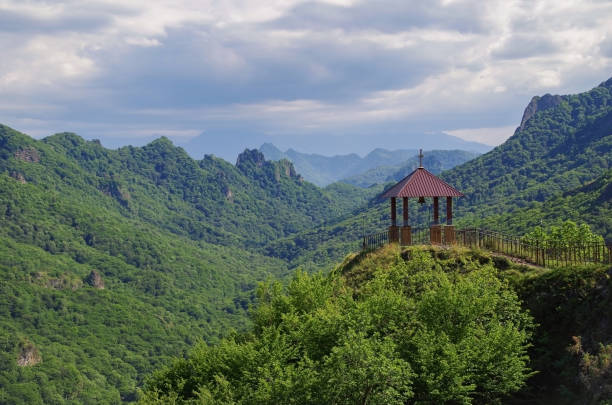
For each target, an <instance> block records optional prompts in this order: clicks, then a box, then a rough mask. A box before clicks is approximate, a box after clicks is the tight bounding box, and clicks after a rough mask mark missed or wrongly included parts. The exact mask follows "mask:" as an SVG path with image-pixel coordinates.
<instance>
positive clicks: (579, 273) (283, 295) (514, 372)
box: [141, 245, 612, 404]
mask: <svg viewBox="0 0 612 405" xmlns="http://www.w3.org/2000/svg"><path fill="white" fill-rule="evenodd" d="M610 271H612V270H611V269H610V268H605V267H597V266H591V267H580V268H578V267H576V268H568V269H544V268H536V267H526V266H523V265H516V264H513V263H512V262H510V261H508V260H507V259H506V258H505V257H501V256H496V255H493V254H491V253H488V252H486V251H482V250H473V249H466V248H453V249H445V248H436V247H422V246H421V247H418V246H417V247H410V248H403V249H400V248H399V247H398V246H397V245H387V246H385V247H383V248H381V249H378V250H376V251H374V252H370V253H361V254H353V255H349V256H348V257H347V258H345V260H344V261H343V262H342V263H341V264H340V265H338V266H337V267H335V268H334V269H333V270H332V271H331V272H330V273H329V274H323V273H318V274H315V275H311V276H309V275H307V274H305V273H302V272H298V273H296V275H295V276H294V277H293V280H292V281H291V282H290V283H289V284H288V285H287V286H286V287H283V286H282V285H281V284H279V283H267V284H265V285H263V286H261V287H260V289H259V292H258V304H257V305H258V306H257V308H256V309H255V311H254V312H253V314H252V317H253V322H254V326H253V328H252V329H251V330H250V331H249V332H248V333H245V334H243V335H235V336H232V337H230V338H228V339H226V340H224V341H223V342H222V343H221V344H219V345H205V344H200V345H198V346H196V347H195V348H194V349H193V350H192V352H191V353H190V355H189V356H188V357H187V358H186V359H177V360H176V361H175V362H174V363H173V364H171V365H168V366H167V367H165V368H164V369H162V370H160V371H159V372H158V373H157V374H155V376H154V377H153V378H152V379H151V380H149V382H148V384H147V387H146V390H145V393H146V395H145V397H144V398H143V399H142V400H141V403H143V404H149V403H164V401H167V400H169V399H170V398H175V399H177V400H178V401H179V402H181V403H194V402H195V400H196V398H197V397H200V398H202V397H203V398H207V400H209V401H221V402H228V401H232V402H234V403H238V404H240V403H253V402H258V403H291V402H292V401H293V400H296V399H297V401H298V402H299V403H304V404H309V403H313V404H315V403H316V404H318V403H347V404H349V403H351V404H352V403H355V402H356V401H367V402H368V403H377V404H378V403H380V404H383V403H384V404H389V403H397V404H403V403H407V402H412V401H419V402H425V403H454V402H463V403H492V402H496V401H500V400H503V402H504V403H525V402H531V403H548V402H551V401H553V402H556V403H561V404H569V403H576V402H581V403H599V402H597V401H598V400H601V399H605V398H608V397H609V395H612V386H611V385H610V384H609V377H610V376H611V375H612V368H610V364H609V362H606V358H607V357H606V356H609V353H610V351H611V350H612V329H610V325H609V324H608V323H607V322H602V321H601V317H600V316H599V315H598V314H600V313H607V312H609V311H610V310H611V309H612V299H611V298H610V297H611V296H612V295H611V294H610V291H611V288H612V283H611V282H610V275H611V273H610ZM593 309H596V311H593ZM340 376H341V378H339V377H340ZM607 379H608V380H607ZM330 381H333V382H334V383H333V384H330V383H329V382H330ZM606 381H607V382H606ZM560 393H563V394H560ZM183 401H184V402H183Z"/></svg>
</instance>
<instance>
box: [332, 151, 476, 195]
mask: <svg viewBox="0 0 612 405" xmlns="http://www.w3.org/2000/svg"><path fill="white" fill-rule="evenodd" d="M423 154H424V157H423V166H424V167H426V168H427V170H429V171H430V172H432V173H433V174H440V173H442V172H443V171H445V170H449V169H452V168H453V167H455V166H458V165H460V164H463V163H465V162H467V161H469V160H472V159H474V158H476V157H477V156H479V155H480V153H476V152H468V151H465V150H430V151H425V152H423ZM418 166H419V158H418V156H412V157H411V158H409V159H408V160H406V161H404V162H402V163H400V164H398V165H394V166H378V167H375V168H373V169H370V170H368V171H366V172H364V173H360V174H357V175H354V176H350V177H346V178H343V179H342V180H341V181H343V182H345V183H349V184H352V185H355V186H358V187H369V186H371V185H373V184H382V183H386V182H390V181H399V180H401V179H403V178H404V177H406V176H407V175H408V174H410V173H411V172H412V171H413V170H414V169H416V168H417V167H418Z"/></svg>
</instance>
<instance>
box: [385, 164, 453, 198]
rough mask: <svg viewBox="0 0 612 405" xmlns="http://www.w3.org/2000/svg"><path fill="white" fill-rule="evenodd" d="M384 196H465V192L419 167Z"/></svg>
mask: <svg viewBox="0 0 612 405" xmlns="http://www.w3.org/2000/svg"><path fill="white" fill-rule="evenodd" d="M382 196H383V198H390V197H463V193H461V192H460V191H457V190H456V189H455V188H453V187H452V186H450V185H448V184H447V183H445V182H444V181H442V180H440V179H439V178H437V177H436V176H434V175H433V174H431V173H430V172H428V171H427V170H425V169H424V168H422V167H419V168H418V169H416V170H415V171H413V172H412V173H410V174H409V175H408V176H406V177H404V178H403V179H402V180H400V182H399V183H397V184H396V185H395V186H393V187H391V188H390V189H389V190H388V191H387V192H386V193H384V194H383V195H382Z"/></svg>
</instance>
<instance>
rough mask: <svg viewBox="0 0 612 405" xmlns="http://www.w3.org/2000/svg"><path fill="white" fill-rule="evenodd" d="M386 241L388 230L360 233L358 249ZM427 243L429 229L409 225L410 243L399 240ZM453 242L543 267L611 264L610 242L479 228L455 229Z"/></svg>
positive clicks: (383, 243)
mask: <svg viewBox="0 0 612 405" xmlns="http://www.w3.org/2000/svg"><path fill="white" fill-rule="evenodd" d="M444 235H445V232H442V245H449V244H447V243H446V241H445V240H444ZM387 243H389V231H388V230H387V231H383V232H379V233H376V234H372V235H367V236H364V238H363V243H362V249H363V250H374V249H377V248H379V247H381V246H383V245H385V244H387ZM430 243H431V242H430V230H429V228H413V229H412V232H411V241H410V243H406V242H405V241H401V240H400V244H401V245H402V246H406V245H423V244H430ZM454 244H456V245H460V246H468V247H474V248H482V249H487V250H490V251H493V252H496V253H501V254H504V255H507V256H511V257H514V258H518V259H522V260H524V261H525V262H528V263H532V264H536V265H540V266H545V267H546V266H548V267H564V266H569V265H577V264H588V263H603V264H612V244H607V245H606V244H604V243H583V244H559V243H557V244H555V243H543V242H540V241H529V240H526V239H525V238H520V237H517V236H512V235H507V234H504V233H501V232H496V231H490V230H486V229H479V228H465V229H457V230H456V231H455V240H454Z"/></svg>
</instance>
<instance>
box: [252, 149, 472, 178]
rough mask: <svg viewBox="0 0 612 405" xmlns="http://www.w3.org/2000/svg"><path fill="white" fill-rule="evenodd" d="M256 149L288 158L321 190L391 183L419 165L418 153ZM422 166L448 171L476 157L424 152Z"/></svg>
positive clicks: (275, 157)
mask: <svg viewBox="0 0 612 405" xmlns="http://www.w3.org/2000/svg"><path fill="white" fill-rule="evenodd" d="M259 150H260V151H261V152H262V153H263V154H264V156H265V157H266V159H269V160H281V159H287V160H289V161H290V162H292V163H293V165H294V166H295V169H296V171H297V172H298V173H299V174H301V175H302V176H304V179H306V180H308V181H310V182H312V183H314V184H316V185H318V186H320V187H324V186H326V185H328V184H331V183H333V182H336V181H343V182H346V183H349V184H353V185H356V186H358V187H369V186H370V185H372V184H379V183H384V182H386V181H393V180H397V179H399V178H402V177H404V176H405V175H407V174H408V173H409V172H410V171H411V170H412V169H414V168H415V167H416V166H417V165H418V157H417V154H418V150H417V149H404V150H401V149H400V150H392V151H391V150H386V149H381V148H377V149H374V150H373V151H371V152H370V153H368V154H367V155H365V156H364V157H361V156H359V155H357V154H355V153H352V154H348V155H335V156H323V155H318V154H313V153H301V152H298V151H296V150H294V149H288V150H287V151H285V152H283V151H281V150H280V149H278V148H277V147H276V146H274V145H273V144H271V143H264V144H263V145H261V147H260V148H259ZM424 155H425V157H424V159H423V164H424V165H426V166H427V167H428V168H429V169H430V170H431V171H432V172H433V173H436V174H437V173H440V172H441V171H442V170H447V169H450V168H451V167H454V166H456V165H458V164H461V163H464V162H466V161H468V160H470V159H473V158H474V157H476V156H478V155H479V154H478V153H476V152H466V151H460V150H455V151H439V150H436V151H426V152H425V153H424Z"/></svg>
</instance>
